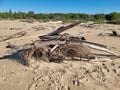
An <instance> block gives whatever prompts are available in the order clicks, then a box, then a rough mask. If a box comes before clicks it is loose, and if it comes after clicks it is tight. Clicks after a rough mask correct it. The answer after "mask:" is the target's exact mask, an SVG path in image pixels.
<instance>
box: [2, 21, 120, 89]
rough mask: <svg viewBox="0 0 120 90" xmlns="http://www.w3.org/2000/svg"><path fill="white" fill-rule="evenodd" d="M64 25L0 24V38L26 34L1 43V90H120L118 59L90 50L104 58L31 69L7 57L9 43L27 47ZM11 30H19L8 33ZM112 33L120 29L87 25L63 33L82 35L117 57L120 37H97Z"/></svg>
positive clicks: (119, 48)
mask: <svg viewBox="0 0 120 90" xmlns="http://www.w3.org/2000/svg"><path fill="white" fill-rule="evenodd" d="M63 25H65V24H62V23H48V22H47V23H39V22H34V23H26V22H20V21H19V20H0V36H4V35H9V34H13V33H16V32H19V31H23V30H25V31H27V35H26V36H24V37H21V38H16V39H11V40H7V41H4V42H0V90H120V59H118V58H117V59H115V58H110V56H111V55H109V54H108V53H104V52H99V51H96V50H92V52H93V53H97V54H103V55H106V56H104V57H102V58H96V59H95V60H91V61H64V62H63V63H46V62H39V63H38V62H36V63H35V64H34V65H33V66H32V67H27V66H24V65H23V64H21V63H20V58H19V57H18V56H17V55H16V56H15V55H14V56H12V55H8V54H7V53H6V51H7V49H6V48H5V46H6V45H7V44H6V42H8V41H9V42H11V43H13V44H16V45H23V44H25V43H30V42H31V40H37V39H38V37H37V36H39V35H44V34H47V33H48V32H51V31H53V30H55V29H56V28H58V27H60V26H63ZM66 25H67V24H66ZM14 27H16V28H22V29H20V30H10V28H14ZM34 27H38V28H40V29H36V28H34ZM111 30H116V31H117V32H118V33H120V25H112V24H102V25H93V24H90V26H89V24H88V23H86V24H84V23H83V24H80V25H78V26H76V27H73V28H71V29H69V30H68V31H66V33H69V34H71V35H79V34H80V33H81V32H85V34H84V36H85V37H86V39H87V40H89V41H93V42H97V43H101V44H105V45H107V46H109V47H110V48H111V49H112V51H114V52H116V53H118V54H120V37H112V36H98V34H100V33H111Z"/></svg>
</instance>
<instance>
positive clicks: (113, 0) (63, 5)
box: [0, 0, 120, 14]
mask: <svg viewBox="0 0 120 90" xmlns="http://www.w3.org/2000/svg"><path fill="white" fill-rule="evenodd" d="M9 9H11V10H12V11H16V12H18V11H23V12H28V11H34V12H35V13H87V14H96V13H111V12H120V0H0V12H3V11H9Z"/></svg>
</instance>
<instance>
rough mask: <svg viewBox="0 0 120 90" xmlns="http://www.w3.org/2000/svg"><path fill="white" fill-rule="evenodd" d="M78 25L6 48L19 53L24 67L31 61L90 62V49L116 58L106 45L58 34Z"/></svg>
mask: <svg viewBox="0 0 120 90" xmlns="http://www.w3.org/2000/svg"><path fill="white" fill-rule="evenodd" d="M78 24H80V22H75V23H72V24H70V25H67V26H62V27H60V28H58V29H57V30H56V31H53V32H51V33H48V34H47V35H43V36H39V38H40V39H39V40H36V41H33V42H32V43H27V44H25V45H22V46H16V45H13V44H11V43H8V46H7V47H6V48H10V49H11V50H13V51H20V56H21V58H22V59H23V60H24V61H25V63H26V65H31V63H33V61H40V60H42V61H46V62H62V61H63V60H90V59H93V58H95V56H94V55H93V54H92V53H91V52H90V48H94V49H98V50H102V51H105V52H108V53H111V54H114V55H116V56H118V54H116V53H114V52H112V51H111V50H109V49H108V48H107V46H106V45H101V44H98V43H94V42H89V41H86V40H85V39H84V37H82V36H71V35H69V34H66V33H65V34H60V33H61V32H63V31H65V30H67V29H70V28H72V27H74V26H76V25H78ZM89 47H90V48H89Z"/></svg>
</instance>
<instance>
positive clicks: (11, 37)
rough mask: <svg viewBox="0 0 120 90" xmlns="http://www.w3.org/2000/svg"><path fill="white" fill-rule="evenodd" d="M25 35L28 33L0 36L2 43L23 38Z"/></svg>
mask: <svg viewBox="0 0 120 90" xmlns="http://www.w3.org/2000/svg"><path fill="white" fill-rule="evenodd" d="M24 35H26V31H21V32H17V33H15V34H13V35H8V36H0V42H2V41H6V40H9V39H13V38H19V37H22V36H24Z"/></svg>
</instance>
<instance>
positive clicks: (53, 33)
mask: <svg viewBox="0 0 120 90" xmlns="http://www.w3.org/2000/svg"><path fill="white" fill-rule="evenodd" d="M80 23H81V22H75V23H72V24H70V25H68V26H62V27H60V28H58V29H57V30H56V31H53V32H51V33H48V34H47V35H45V36H54V35H58V34H60V33H61V32H63V31H65V30H67V29H70V28H72V27H74V26H76V25H78V24H80Z"/></svg>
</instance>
